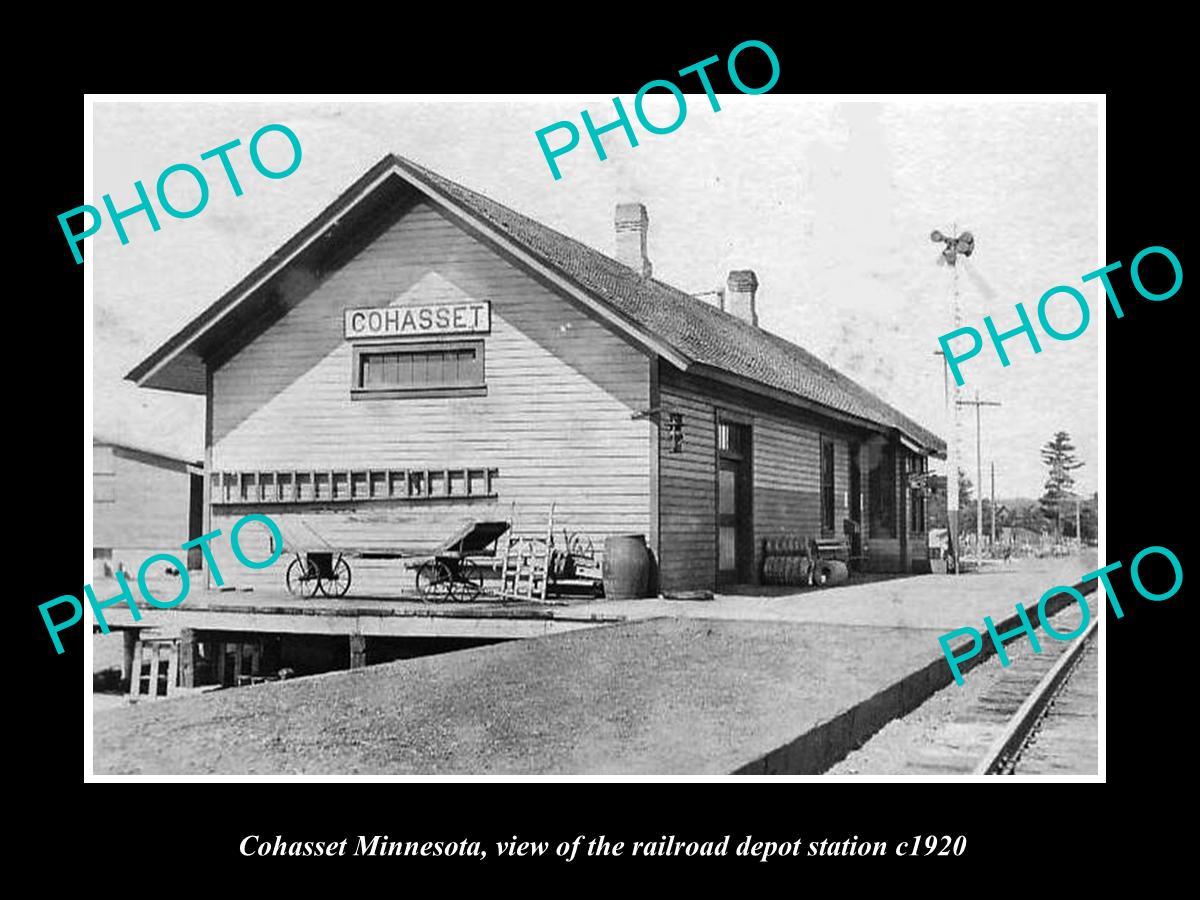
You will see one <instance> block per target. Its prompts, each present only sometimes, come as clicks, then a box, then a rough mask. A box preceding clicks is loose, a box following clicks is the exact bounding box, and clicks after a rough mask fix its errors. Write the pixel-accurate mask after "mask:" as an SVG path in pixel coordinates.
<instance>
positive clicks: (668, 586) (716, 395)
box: [658, 363, 926, 592]
mask: <svg viewBox="0 0 1200 900" xmlns="http://www.w3.org/2000/svg"><path fill="white" fill-rule="evenodd" d="M659 391H660V402H659V405H660V406H661V409H662V421H663V422H665V421H666V416H667V415H668V414H669V413H682V414H683V419H684V441H683V448H682V452H681V453H671V447H670V438H669V436H668V434H667V432H666V429H665V428H661V429H660V437H659V453H660V457H659V471H658V497H659V505H658V527H659V543H660V549H661V552H660V559H659V572H660V582H661V585H662V588H663V590H664V591H668V592H669V591H683V590H697V589H713V588H714V587H715V586H716V553H717V548H716V483H715V482H716V449H715V441H716V421H717V418H718V416H719V414H720V412H721V411H722V410H728V411H729V412H730V414H731V415H733V416H735V417H737V418H740V419H742V420H747V421H750V422H751V423H752V428H753V432H752V447H753V478H754V498H753V521H754V572H755V575H756V578H757V577H758V573H760V572H761V566H762V542H763V540H764V539H765V538H768V537H775V536H779V535H784V534H789V535H802V536H807V537H817V536H819V535H821V534H822V529H821V525H822V522H821V496H820V486H821V472H820V460H821V450H820V441H821V438H822V437H823V436H824V437H827V438H829V439H831V440H832V441H833V445H834V530H833V536H836V537H841V536H842V535H843V534H844V530H843V522H844V520H845V519H847V518H848V517H849V515H850V508H849V501H850V452H851V447H852V446H853V445H855V444H857V446H858V452H859V462H860V472H861V478H860V489H861V492H862V504H863V507H862V509H863V516H862V525H863V537H864V539H865V540H866V541H867V542H868V543H867V545H868V553H869V561H868V566H869V568H870V569H872V570H873V571H887V572H896V571H910V569H911V561H913V560H916V559H920V558H923V556H924V555H925V552H926V551H925V535H924V533H918V534H910V535H909V536H908V559H907V560H906V561H904V562H902V561H901V559H900V537H899V535H900V531H899V529H900V528H907V525H908V521H907V504H905V505H904V506H901V496H900V493H901V491H902V490H904V488H903V487H902V484H903V479H902V474H903V469H902V465H903V463H902V458H903V457H902V453H901V451H900V449H899V447H897V452H896V455H895V464H896V467H897V470H896V473H895V478H894V490H895V492H896V495H895V498H894V503H895V506H894V509H895V514H896V516H897V523H896V524H897V529H898V530H897V531H896V536H895V537H879V536H876V535H874V534H872V533H871V527H870V516H869V510H870V489H871V488H870V478H869V465H868V452H867V446H868V444H869V443H875V444H882V443H883V442H885V441H886V440H887V439H886V438H884V437H883V436H882V435H878V434H873V433H870V432H866V431H860V430H857V429H854V428H852V427H849V426H847V425H845V424H843V423H840V422H837V421H835V420H832V419H825V418H823V417H821V416H819V415H817V414H815V413H810V412H805V411H802V410H793V409H790V408H788V407H785V406H783V405H781V404H778V403H773V402H771V401H768V400H763V399H761V398H758V397H756V396H754V395H750V394H747V393H745V392H741V391H737V390H735V389H732V388H728V387H725V386H723V385H719V384H715V383H713V382H711V381H708V380H704V379H699V378H695V377H693V376H689V375H686V374H685V373H682V372H680V371H678V370H677V369H675V368H674V367H672V366H669V365H667V364H665V363H664V364H662V365H661V367H660V371H659ZM901 516H903V518H902V517H901Z"/></svg>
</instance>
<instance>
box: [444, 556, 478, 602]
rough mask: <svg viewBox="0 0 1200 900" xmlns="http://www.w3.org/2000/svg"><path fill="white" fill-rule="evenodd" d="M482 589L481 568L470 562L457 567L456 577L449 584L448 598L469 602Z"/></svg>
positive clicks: (476, 596)
mask: <svg viewBox="0 0 1200 900" xmlns="http://www.w3.org/2000/svg"><path fill="white" fill-rule="evenodd" d="M482 591H483V570H482V569H480V568H479V566H475V565H472V564H471V563H463V564H462V565H460V566H459V567H458V577H457V578H455V579H454V580H453V582H452V583H451V585H450V599H451V600H457V601H459V602H460V603H470V602H471V601H472V600H475V599H476V598H478V597H479V595H480V593H482Z"/></svg>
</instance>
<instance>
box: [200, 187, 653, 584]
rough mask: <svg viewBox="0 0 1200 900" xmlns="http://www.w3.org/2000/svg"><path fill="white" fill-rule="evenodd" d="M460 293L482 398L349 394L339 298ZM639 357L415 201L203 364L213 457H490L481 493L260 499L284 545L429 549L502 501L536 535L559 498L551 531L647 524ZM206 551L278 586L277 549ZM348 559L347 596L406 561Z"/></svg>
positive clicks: (629, 530) (370, 463) (641, 528)
mask: <svg viewBox="0 0 1200 900" xmlns="http://www.w3.org/2000/svg"><path fill="white" fill-rule="evenodd" d="M467 300H488V301H491V303H492V331H491V333H490V334H488V335H486V336H485V337H484V340H485V341H486V354H485V366H486V373H485V377H486V387H487V394H486V396H482V397H449V398H430V399H415V398H411V399H372V400H365V401H364V400H358V401H354V400H352V399H351V394H350V385H351V368H352V356H353V344H352V343H351V342H350V341H347V340H345V338H344V337H343V318H342V311H343V309H344V308H345V307H348V306H355V307H385V306H390V305H392V306H405V305H412V304H416V303H422V304H436V303H442V302H462V301H467ZM458 339H461V336H459V337H458ZM424 340H425V341H427V340H428V339H424ZM363 343H365V342H363ZM394 343H395V341H389V344H394ZM649 367H650V362H649V360H648V359H647V358H646V357H645V356H643V355H642V354H641V353H639V352H638V351H636V350H634V349H633V348H631V347H630V346H629V345H628V344H626V343H625V342H624V341H623V340H621V339H620V338H618V337H616V336H615V335H613V334H612V333H611V332H609V331H607V330H606V329H605V328H603V327H602V326H600V325H599V324H598V323H596V322H595V321H594V320H593V319H591V318H589V317H588V316H586V315H585V314H584V313H582V312H580V311H579V310H578V309H576V308H575V307H574V306H572V305H571V304H570V303H569V302H568V301H567V300H565V299H563V298H561V297H560V296H558V295H557V294H554V293H551V292H550V291H549V290H547V289H546V288H544V287H542V286H541V285H540V284H539V283H538V282H536V281H534V280H533V279H531V278H530V277H528V276H527V275H526V274H525V273H524V272H523V271H521V270H519V269H518V268H516V267H515V266H513V265H512V264H510V263H509V262H507V261H506V260H505V259H504V258H502V257H501V256H500V255H498V254H497V253H495V252H494V251H492V250H491V249H490V248H489V247H487V246H486V245H485V244H483V243H481V242H479V241H478V240H476V239H475V238H473V237H472V236H470V235H468V234H467V233H466V232H464V231H463V230H461V229H459V228H458V227H457V226H456V225H454V224H453V223H452V222H450V221H449V220H447V219H446V218H445V217H443V216H442V215H441V214H440V213H439V212H437V211H436V210H435V209H434V208H433V207H432V206H430V205H429V204H427V203H423V202H422V203H419V204H417V205H416V206H415V207H413V208H412V209H411V210H410V211H409V212H407V213H406V214H405V215H404V216H403V217H402V218H401V219H400V220H399V221H398V222H397V223H396V224H395V225H393V226H392V227H391V228H389V229H388V230H387V231H385V232H384V233H383V234H382V235H381V236H380V237H379V238H378V239H376V240H375V241H374V242H373V243H372V244H370V245H369V246H368V247H366V248H365V249H364V250H363V251H362V252H360V253H359V254H358V255H357V256H355V257H354V258H353V259H352V260H350V261H349V262H348V263H347V264H346V265H345V266H344V267H342V268H341V269H339V270H338V271H336V272H334V273H333V274H331V275H330V276H329V277H328V278H326V279H325V280H324V281H323V282H321V283H320V284H319V285H317V286H316V287H315V288H313V289H312V291H311V293H309V294H308V296H307V297H305V299H304V300H302V301H301V302H300V303H299V304H298V305H297V306H295V308H293V309H292V310H291V311H290V312H289V313H288V314H287V315H285V316H284V317H283V318H282V319H280V320H279V321H277V322H276V323H275V324H274V325H272V326H271V327H270V328H268V329H267V330H265V331H264V332H263V333H261V334H259V335H258V336H257V337H256V338H254V340H252V341H251V342H250V343H249V344H248V345H247V346H246V347H244V348H243V349H242V350H240V351H239V352H238V353H237V354H236V355H234V356H233V357H232V358H231V359H230V360H228V361H227V362H225V363H224V364H223V365H222V366H221V367H220V368H218V369H216V371H215V372H214V373H213V377H212V437H211V463H210V471H227V470H233V471H237V470H276V469H279V470H288V469H300V470H326V469H332V470H339V471H344V470H347V469H387V468H390V469H409V468H412V469H416V468H428V469H434V470H441V469H447V468H451V469H453V468H466V467H470V468H481V467H488V468H493V469H496V470H497V472H498V479H497V484H498V489H497V494H498V496H497V498H495V499H487V498H484V499H480V500H475V499H467V498H463V499H454V498H450V499H444V500H439V499H433V500H430V501H428V502H425V503H422V504H414V503H411V502H394V503H392V502H389V501H377V500H373V501H371V502H370V503H364V504H361V505H358V504H351V508H348V509H346V508H342V509H309V510H285V509H280V508H278V507H275V508H270V509H267V508H265V507H264V508H263V511H265V512H267V513H268V514H269V515H271V516H272V518H273V519H274V520H275V521H276V522H277V523H278V524H279V525H280V527H281V529H282V530H283V533H284V538H285V544H287V545H288V546H289V547H290V546H296V547H300V548H303V549H319V548H320V547H321V546H322V544H323V543H326V542H327V543H328V544H331V545H333V546H335V547H342V548H350V547H363V546H367V547H383V546H390V547H397V548H408V549H413V550H419V549H422V548H424V549H429V548H432V547H434V546H436V545H437V544H440V543H441V542H442V541H443V540H444V539H445V538H447V537H449V536H450V534H451V533H452V532H453V531H455V530H456V529H457V528H458V527H459V526H460V525H461V524H462V523H463V522H465V521H468V520H471V519H488V518H497V517H498V518H508V517H509V515H510V510H511V506H512V504H514V503H515V504H516V514H517V521H518V525H519V526H520V527H521V530H524V531H533V532H539V531H544V529H545V523H546V514H547V512H548V510H549V507H550V504H551V502H555V501H557V504H558V506H557V511H556V522H557V523H558V529H557V530H558V531H559V534H560V535H561V530H562V528H567V529H569V530H571V531H580V532H583V533H585V534H587V535H588V536H589V537H591V538H592V540H593V541H594V542H595V543H597V544H602V543H603V540H604V538H605V537H606V536H608V535H610V534H648V533H649V508H650V500H649V497H650V484H649V479H650V474H649V473H650V460H649V457H650V448H651V446H652V444H651V439H650V438H651V429H653V425H652V424H651V423H650V422H648V421H647V420H645V419H641V420H636V421H635V420H633V419H632V418H631V415H632V414H633V413H635V412H638V411H641V410H644V409H646V408H647V406H648V404H649V391H650V375H649V373H650V368H649ZM247 511H254V510H253V507H252V506H249V507H246V506H237V507H221V506H218V505H211V506H210V508H209V514H210V516H211V526H210V527H211V528H221V529H222V531H224V532H225V534H226V536H227V535H228V532H229V528H230V527H231V526H232V524H233V523H234V522H235V521H236V520H237V519H238V518H239V517H240V516H241V515H244V514H245V513H246V512H247ZM243 537H244V538H246V541H245V542H244V546H245V547H246V552H247V553H248V554H249V555H250V557H251V558H252V559H263V558H265V557H267V556H268V555H269V552H268V548H267V535H266V531H265V529H260V528H259V527H258V526H255V527H254V528H250V527H248V528H247V529H246V531H245V532H244V533H243ZM216 550H217V559H218V564H219V565H220V566H221V569H222V572H223V573H224V574H225V576H226V579H227V581H228V582H231V583H237V584H252V585H266V586H271V587H280V586H282V584H283V569H284V567H285V566H286V564H287V557H286V556H285V557H284V558H283V560H281V561H280V562H279V563H277V564H276V565H275V566H272V567H271V568H270V569H265V570H262V571H260V572H253V571H250V570H248V569H246V568H245V567H244V566H241V565H240V564H238V563H236V561H235V560H234V559H233V557H232V555H231V553H230V552H229V550H228V545H227V542H226V539H225V538H221V539H218V541H217V546H216ZM352 565H353V566H354V576H355V590H356V592H357V593H363V592H367V593H372V592H379V593H385V594H394V593H396V592H397V590H398V589H399V588H400V587H402V586H410V585H411V581H412V576H411V573H405V572H404V571H403V570H402V568H400V566H399V565H398V564H397V563H395V562H387V561H381V562H376V561H360V562H354V561H352ZM373 570H374V571H373Z"/></svg>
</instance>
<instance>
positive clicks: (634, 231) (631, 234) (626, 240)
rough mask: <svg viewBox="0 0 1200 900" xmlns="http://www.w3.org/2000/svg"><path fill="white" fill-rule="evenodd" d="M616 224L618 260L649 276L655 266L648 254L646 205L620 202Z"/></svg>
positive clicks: (648, 221)
mask: <svg viewBox="0 0 1200 900" xmlns="http://www.w3.org/2000/svg"><path fill="white" fill-rule="evenodd" d="M616 224H617V261H618V262H620V263H623V264H625V265H627V266H629V268H631V269H633V271H635V272H637V273H638V274H639V275H641V276H642V277H643V278H649V277H650V272H651V271H652V270H653V267H652V266H651V265H650V260H649V258H648V257H647V256H646V232H647V231H649V230H650V217H649V216H648V215H646V207H644V206H643V205H642V204H640V203H618V204H617V215H616Z"/></svg>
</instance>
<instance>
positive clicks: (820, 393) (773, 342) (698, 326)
mask: <svg viewBox="0 0 1200 900" xmlns="http://www.w3.org/2000/svg"><path fill="white" fill-rule="evenodd" d="M397 180H399V181H402V182H404V183H406V184H407V185H409V186H411V187H413V188H416V189H417V190H418V191H420V192H421V193H422V194H424V195H425V196H426V197H427V198H429V199H430V200H432V201H434V202H435V204H437V205H439V206H441V207H442V208H443V209H445V210H446V211H447V212H448V213H450V214H451V215H452V216H453V217H454V218H455V219H457V220H458V221H460V223H461V224H463V225H465V226H466V227H467V228H468V229H469V230H472V231H476V232H478V233H480V235H481V236H482V237H483V238H484V239H486V240H488V241H489V242H491V243H493V244H495V245H496V246H497V247H498V248H499V249H501V250H503V251H506V253H507V255H509V256H510V257H512V258H514V259H515V261H516V262H518V263H519V264H522V265H523V266H524V267H525V268H527V269H529V270H531V271H533V272H534V273H535V274H537V275H539V276H541V277H542V278H543V279H544V280H547V281H549V282H550V283H551V284H552V285H554V286H556V287H558V288H559V289H560V290H561V291H563V292H565V293H567V294H568V295H569V296H570V297H571V298H572V299H574V300H575V301H576V302H577V303H579V304H581V305H583V306H585V307H586V308H587V309H589V310H590V311H591V312H592V313H593V314H595V315H596V316H598V317H599V318H601V319H602V320H605V321H607V322H608V323H609V324H610V325H611V326H612V327H614V328H615V329H616V330H618V332H619V333H621V334H622V335H623V336H624V337H626V338H627V339H628V340H630V342H631V343H633V344H635V345H636V346H639V347H640V348H642V349H643V350H646V351H648V352H652V353H656V354H658V355H659V356H662V357H663V358H664V359H666V360H667V361H668V362H670V363H672V364H673V365H675V366H676V367H677V368H680V369H683V370H685V371H693V372H695V373H697V374H701V375H707V376H710V377H714V378H717V379H721V380H729V381H732V382H733V383H735V384H737V385H738V386H740V387H743V388H745V389H747V390H751V391H756V392H759V393H763V394H766V395H768V396H771V397H773V398H775V399H782V400H784V401H785V402H795V403H798V404H799V405H802V406H808V407H818V408H821V409H824V410H831V411H833V412H836V413H840V414H841V415H842V416H843V417H849V418H850V419H852V420H858V421H861V422H862V423H864V424H867V425H871V426H875V427H881V428H883V429H894V430H896V431H897V432H899V433H900V435H902V436H903V437H905V438H907V439H908V440H909V441H911V442H912V443H913V444H915V445H916V446H917V447H918V448H919V449H921V450H926V451H929V452H932V453H934V454H936V455H943V454H944V453H945V447H946V445H945V442H944V441H943V440H942V439H941V438H939V437H938V436H937V435H935V434H933V433H932V432H931V431H929V430H928V429H926V428H924V427H922V426H921V425H919V424H918V423H916V422H914V421H913V420H912V419H910V418H908V417H907V416H905V415H904V414H903V413H901V412H900V411H899V410H897V409H895V408H894V407H892V406H891V405H889V404H888V403H886V402H884V401H883V400H882V399H881V398H879V397H877V396H876V395H875V394H873V393H872V392H870V391H868V390H867V389H866V388H864V387H862V386H861V385H859V384H857V383H856V382H855V381H853V380H852V379H850V378H848V377H846V376H845V375H843V374H841V373H840V372H838V371H836V370H835V369H834V368H833V367H831V366H829V365H827V364H826V363H824V362H822V361H821V360H820V359H818V358H817V357H816V356H814V355H813V354H811V353H809V352H808V351H807V350H805V349H804V348H802V347H800V346H798V345H796V344H793V343H792V342H790V341H787V340H785V339H784V338H781V337H779V336H778V335H774V334H771V333H770V332H768V331H765V330H763V329H761V328H758V327H756V326H754V325H751V324H750V323H749V322H746V321H744V320H742V319H740V318H738V317H737V316H734V315H732V314H730V313H726V312H723V311H722V310H720V309H717V308H716V307H715V306H712V305H710V304H708V303H705V302H704V301H702V300H699V299H697V298H695V297H692V296H691V295H689V294H686V293H684V292H683V291H680V290H679V289H677V288H674V287H672V286H671V285H669V284H666V283H664V282H661V281H659V280H657V279H655V278H643V277H642V276H641V275H640V274H639V273H637V272H635V271H634V270H633V269H630V268H629V267H628V266H625V265H623V264H622V263H619V262H617V261H616V260H615V259H612V258H611V257H609V256H606V255H605V254H603V253H600V252H599V251H597V250H594V249H593V248H591V247H589V246H587V245H586V244H583V243H581V242H580V241H577V240H575V239H574V238H571V237H568V236H567V235H565V234H562V233H561V232H558V231H555V230H554V229H553V228H550V227H548V226H546V225H543V224H542V223H540V222H537V221H535V220H533V219H531V218H529V217H528V216H524V215H521V214H520V213H518V212H515V211H514V210H512V209H509V208H508V207H507V206H504V205H503V204H501V203H497V202H496V201H495V200H492V199H491V198H489V197H486V196H484V195H483V194H480V193H477V192H476V191H472V190H470V189H469V188H466V187H463V186H462V185H460V184H458V183H456V182H454V181H451V180H450V179H448V178H445V177H443V176H441V175H438V174H437V173H436V172H433V171H431V170H429V169H426V168H425V167H424V166H420V165H418V164H416V163H414V162H412V161H410V160H407V159H404V158H403V157H400V156H396V155H394V154H392V155H388V156H385V157H384V158H383V159H382V160H380V162H379V163H377V164H376V165H375V166H373V167H372V168H371V170H370V171H368V172H367V173H366V174H365V175H364V176H363V177H362V178H360V179H359V180H358V181H356V182H355V183H354V184H353V185H352V186H351V187H350V188H349V189H348V190H347V191H346V192H344V193H343V194H342V195H341V196H340V197H338V199H337V200H335V201H334V203H333V204H331V205H330V206H329V207H328V208H327V209H326V210H325V211H324V212H322V213H321V214H320V215H319V216H317V217H316V218H315V219H314V220H313V221H312V222H310V223H309V224H308V225H307V226H306V227H305V228H304V229H302V230H301V231H300V232H299V233H298V234H297V235H296V236H294V237H293V238H292V239H291V240H290V241H289V242H288V243H287V244H285V245H284V246H283V247H281V248H280V249H279V250H278V251H276V253H274V254H272V256H271V257H269V258H268V259H267V260H266V261H264V263H263V264H262V265H260V266H259V267H257V268H256V269H255V270H254V271H253V272H251V273H250V275H249V276H247V277H246V278H245V279H243V280H242V281H241V282H240V283H239V284H238V285H236V286H235V287H234V288H233V289H231V290H230V291H228V292H227V293H226V294H225V295H224V296H223V297H221V298H220V299H219V300H217V301H216V302H215V303H214V304H213V305H212V306H210V307H209V308H208V309H207V310H205V311H204V312H203V313H201V314H200V315H199V316H197V317H196V318H195V319H193V320H192V321H191V322H189V323H188V325H186V326H185V327H184V328H183V329H182V330H181V331H180V332H179V333H178V334H176V335H175V336H174V337H172V338H170V339H169V340H168V341H166V342H165V343H164V344H163V345H162V346H160V347H159V348H158V349H157V350H155V351H154V353H152V354H151V355H150V356H149V357H147V358H146V359H145V360H143V361H142V362H141V363H139V364H138V366H136V367H135V368H134V369H133V370H132V371H131V372H130V373H129V374H128V375H127V376H126V377H127V378H128V379H130V380H132V381H135V382H137V383H138V384H139V385H142V386H146V387H161V388H165V389H168V390H185V391H186V390H190V391H192V392H195V393H203V392H204V387H203V386H199V385H197V381H196V374H195V372H196V370H197V369H199V370H201V371H202V370H203V365H199V366H198V365H197V363H200V362H201V360H202V359H205V358H207V356H208V355H209V354H211V353H212V352H213V343H212V338H211V337H209V338H208V339H207V340H206V339H205V335H206V334H210V333H211V332H212V329H213V328H214V327H215V326H216V325H218V324H219V323H220V321H221V320H222V319H229V320H231V326H230V327H234V328H238V329H239V330H241V331H243V332H244V331H245V330H246V326H247V325H250V324H252V323H254V322H255V321H260V322H261V317H257V318H256V317H255V315H254V309H255V308H256V307H257V306H262V307H266V308H267V310H268V311H269V310H270V308H271V307H275V308H276V314H282V312H284V311H286V309H284V308H283V307H285V306H286V301H281V300H280V296H279V290H278V286H277V282H278V277H279V275H280V274H281V272H282V271H283V270H285V269H286V268H287V267H288V266H290V265H293V264H295V263H297V262H298V261H301V260H302V259H304V258H305V257H306V256H307V258H309V259H311V258H312V256H313V255H314V252H317V251H315V250H314V244H316V243H317V238H319V237H321V236H322V235H324V236H325V237H329V236H330V235H329V230H330V229H332V228H335V227H337V226H338V225H340V224H347V228H353V227H354V225H355V223H359V222H366V221H368V220H369V219H370V217H371V213H370V209H369V208H370V207H371V206H372V205H374V206H375V207H377V208H378V207H380V206H386V205H388V204H389V203H394V202H396V200H397V198H398V196H399V195H398V194H397V192H396V188H397V185H396V183H395V182H396V181H397ZM320 243H324V242H320ZM318 246H319V245H318ZM273 282H275V287H272V283H273ZM256 299H257V303H256ZM246 304H249V307H250V311H249V312H246V311H245V305H246ZM228 330H229V329H226V331H228ZM218 333H220V329H218Z"/></svg>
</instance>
